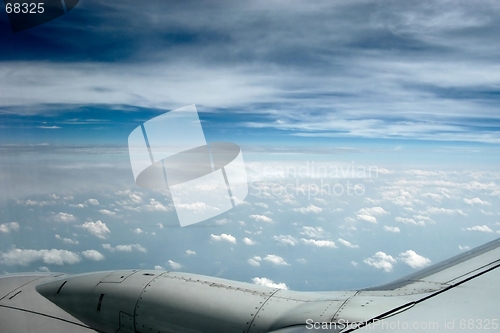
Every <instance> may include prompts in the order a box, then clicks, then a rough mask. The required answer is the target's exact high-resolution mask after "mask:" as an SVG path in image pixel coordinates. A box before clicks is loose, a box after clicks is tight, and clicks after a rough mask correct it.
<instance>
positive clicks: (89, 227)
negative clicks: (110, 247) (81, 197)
mask: <svg viewBox="0 0 500 333" xmlns="http://www.w3.org/2000/svg"><path fill="white" fill-rule="evenodd" d="M79 227H80V228H82V229H84V230H86V231H87V232H89V233H90V234H92V235H94V236H96V237H97V238H100V239H106V237H107V234H109V233H110V232H111V231H110V230H109V229H108V227H107V226H106V223H104V222H102V221H101V220H97V221H96V222H85V223H84V224H82V225H80V226H79Z"/></svg>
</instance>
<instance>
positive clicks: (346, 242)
mask: <svg viewBox="0 0 500 333" xmlns="http://www.w3.org/2000/svg"><path fill="white" fill-rule="evenodd" d="M337 241H338V242H339V243H340V244H342V245H344V246H347V247H350V248H351V249H357V248H359V245H353V244H352V243H351V242H349V241H346V240H345V239H342V238H339V239H337Z"/></svg>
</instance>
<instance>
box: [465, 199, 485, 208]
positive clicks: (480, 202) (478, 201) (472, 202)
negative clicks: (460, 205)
mask: <svg viewBox="0 0 500 333" xmlns="http://www.w3.org/2000/svg"><path fill="white" fill-rule="evenodd" d="M464 202H465V203H466V204H468V205H471V206H474V205H481V206H484V205H486V206H489V205H491V203H490V202H488V201H483V200H481V199H479V198H472V199H467V198H464Z"/></svg>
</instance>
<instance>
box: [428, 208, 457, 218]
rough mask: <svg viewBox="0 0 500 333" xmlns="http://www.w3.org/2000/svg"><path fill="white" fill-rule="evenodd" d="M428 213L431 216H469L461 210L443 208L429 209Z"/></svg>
mask: <svg viewBox="0 0 500 333" xmlns="http://www.w3.org/2000/svg"><path fill="white" fill-rule="evenodd" d="M426 212H427V213H429V214H447V215H454V214H459V215H462V216H467V214H465V213H464V212H463V211H462V210H461V209H450V208H442V207H428V208H427V211H426Z"/></svg>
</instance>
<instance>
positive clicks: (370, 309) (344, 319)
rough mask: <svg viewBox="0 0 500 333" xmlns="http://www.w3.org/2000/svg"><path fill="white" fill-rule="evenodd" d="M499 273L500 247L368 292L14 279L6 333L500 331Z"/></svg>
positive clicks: (0, 289) (3, 284) (180, 276)
mask: <svg viewBox="0 0 500 333" xmlns="http://www.w3.org/2000/svg"><path fill="white" fill-rule="evenodd" d="M499 266H500V240H497V241H494V242H490V243H488V244H486V245H484V246H482V247H479V248H478V249H475V250H471V251H468V252H466V253H464V254H463V255H461V256H457V257H454V258H452V259H450V260H447V261H444V262H443V263H439V264H437V265H434V266H432V267H430V268H427V269H424V270H421V271H419V272H417V273H415V274H411V275H409V276H406V277H403V278H401V279H398V280H396V281H394V282H392V283H388V284H385V285H382V286H379V287H372V288H367V289H363V290H358V291H339V292H337V291H333V292H295V291H289V290H280V289H274V288H268V287H263V286H257V285H254V284H248V283H243V282H236V281H230V280H225V279H220V278H213V277H207V276H200V275H194V274H188V273H177V272H165V271H137V270H127V271H113V272H97V273H90V274H79V275H66V274H26V275H6V276H3V277H0V322H1V325H2V326H1V332H2V333H3V332H6V333H9V332H11V333H21V332H22V333H26V332H40V333H45V332H47V333H48V332H51V333H58V332H77V333H80V332H92V331H98V332H119V333H146V332H190V333H193V332H205V333H207V332H208V333H209V332H238V333H244V332H245V333H256V332H258V333H260V332H276V333H277V332H280V333H298V332H308V331H317V330H328V331H330V332H340V331H342V332H353V331H366V330H369V329H375V330H376V331H377V332H396V331H397V332H401V331H406V330H411V331H413V332H430V331H434V330H435V331H446V332H455V331H463V330H464V329H469V331H478V330H481V328H480V325H482V326H481V327H483V328H484V327H488V331H500V329H499V328H498V325H499V324H498V320H499V319H500V318H499V316H500V315H499V312H498V299H499V298H500V289H499V287H498V281H499V280H500V269H499V268H498V267H499ZM401 325H405V326H403V327H402V326H401ZM415 325H420V326H419V327H415ZM423 325H427V326H423ZM429 325H437V326H431V327H430V326H429ZM471 325H472V326H474V327H472V329H471Z"/></svg>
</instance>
